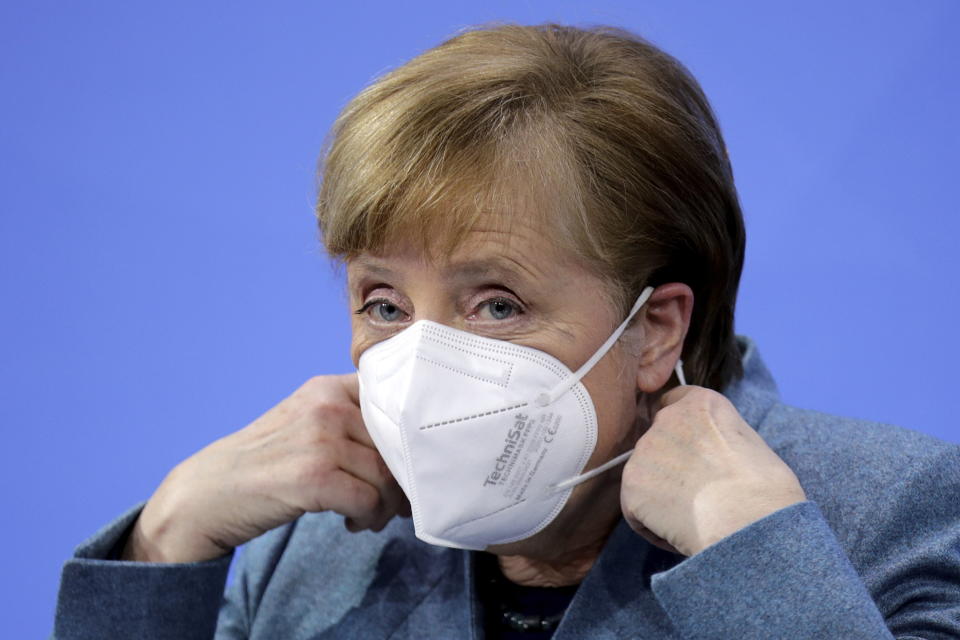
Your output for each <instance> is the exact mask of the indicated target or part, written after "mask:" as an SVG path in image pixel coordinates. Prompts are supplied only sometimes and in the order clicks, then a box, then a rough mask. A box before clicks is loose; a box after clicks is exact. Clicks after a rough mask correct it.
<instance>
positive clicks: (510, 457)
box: [483, 412, 561, 502]
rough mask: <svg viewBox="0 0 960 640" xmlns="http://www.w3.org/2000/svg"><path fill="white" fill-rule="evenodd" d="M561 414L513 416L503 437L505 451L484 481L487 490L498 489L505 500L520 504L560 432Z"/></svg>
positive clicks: (519, 414)
mask: <svg viewBox="0 0 960 640" xmlns="http://www.w3.org/2000/svg"><path fill="white" fill-rule="evenodd" d="M560 423H561V415H560V414H559V413H553V412H544V413H540V414H539V415H535V416H533V418H532V419H531V416H530V414H528V413H518V414H515V415H514V422H513V424H512V425H511V426H510V428H509V429H508V430H507V435H506V436H505V437H504V441H503V449H502V451H501V453H500V455H499V456H497V458H496V459H495V460H494V466H493V469H492V470H491V471H490V472H489V473H488V474H487V477H486V478H485V479H484V481H483V486H484V487H499V488H502V490H503V495H504V497H505V498H508V499H510V500H513V501H515V502H520V501H521V500H524V499H525V497H526V496H525V494H526V491H527V488H528V487H529V486H530V483H531V482H532V480H533V478H534V477H535V476H536V475H537V471H538V470H539V468H540V465H541V463H542V462H543V459H544V458H545V457H546V455H547V453H548V452H549V450H550V447H551V445H552V444H553V442H554V440H555V439H556V437H557V434H558V433H559V432H560Z"/></svg>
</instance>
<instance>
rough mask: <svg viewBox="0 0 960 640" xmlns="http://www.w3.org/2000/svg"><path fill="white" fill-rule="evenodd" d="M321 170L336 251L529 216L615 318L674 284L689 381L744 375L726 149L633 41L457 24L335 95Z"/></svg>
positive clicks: (668, 69) (452, 239) (657, 60)
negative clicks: (495, 215)
mask: <svg viewBox="0 0 960 640" xmlns="http://www.w3.org/2000/svg"><path fill="white" fill-rule="evenodd" d="M321 176H322V183H321V187H320V192H319V197H318V201H317V217H318V221H319V224H320V230H321V234H322V237H323V241H324V244H325V246H326V249H327V251H328V253H329V254H330V255H331V256H333V257H335V258H340V259H349V258H350V257H352V256H355V255H358V254H360V253H363V252H376V251H378V250H380V249H382V248H383V246H384V244H385V243H387V242H391V243H392V242H411V241H412V242H419V243H421V244H422V246H423V248H424V249H427V250H429V249H431V247H434V248H435V247H437V246H439V245H443V246H444V247H446V248H447V249H450V248H453V247H455V246H456V245H457V243H458V242H460V240H461V239H462V238H463V237H464V235H465V234H466V233H468V232H469V231H470V229H471V228H473V227H474V225H476V224H477V223H478V221H479V220H480V219H481V217H484V216H486V214H488V213H490V212H499V213H500V214H501V215H500V217H501V218H506V219H507V220H508V221H509V219H510V217H511V216H514V217H515V216H540V218H541V219H540V220H538V221H537V222H538V223H540V224H541V225H542V226H541V227H540V228H543V229H548V230H550V231H551V232H552V239H553V240H554V241H555V242H557V243H558V244H560V245H562V246H563V247H564V248H567V249H569V250H570V251H572V252H574V253H575V254H576V255H577V256H578V257H580V258H581V259H583V261H584V263H585V264H586V265H588V266H589V267H590V268H591V269H593V270H594V272H595V273H596V274H598V275H600V276H601V277H603V278H604V279H606V280H607V281H608V282H609V283H610V285H611V291H612V292H613V293H614V295H615V298H614V299H615V300H616V302H617V303H618V304H619V305H620V307H621V309H622V310H623V311H624V312H625V311H626V309H627V308H628V307H629V305H630V304H631V303H632V301H633V300H634V299H635V298H636V296H637V295H639V293H640V291H641V290H642V288H643V287H644V286H646V285H654V286H656V285H659V284H664V283H667V282H683V283H686V284H687V285H689V286H690V287H691V288H692V290H693V292H694V300H695V303H694V310H693V317H692V320H691V325H690V330H689V332H688V334H687V339H686V342H685V344H684V350H683V357H684V361H685V368H686V369H687V376H688V379H689V380H690V382H691V383H693V384H699V385H703V386H706V387H710V388H713V389H717V390H722V389H723V388H724V387H725V386H726V385H727V384H729V383H730V382H731V381H733V380H734V379H736V378H738V377H740V376H742V365H741V360H740V352H739V349H738V347H737V344H736V338H735V335H734V308H735V304H736V295H737V287H738V284H739V280H740V272H741V269H742V265H743V254H744V245H745V233H744V227H743V218H742V214H741V211H740V205H739V202H738V198H737V193H736V189H735V187H734V183H733V172H732V170H731V167H730V163H729V160H728V158H727V153H726V148H725V145H724V142H723V138H722V136H721V134H720V129H719V126H718V124H717V121H716V118H715V117H714V115H713V112H712V110H711V108H710V105H709V103H708V102H707V99H706V97H705V96H704V94H703V92H702V90H701V89H700V87H699V85H698V83H697V81H696V80H695V79H694V78H693V76H692V75H691V74H690V73H689V72H688V71H687V70H686V69H685V68H684V66H683V65H682V64H680V63H679V62H678V61H677V60H675V59H674V58H673V57H671V56H669V55H668V54H666V53H664V52H663V51H661V50H659V49H657V48H656V47H654V46H653V45H651V44H650V43H648V42H646V41H645V40H643V39H642V38H639V37H637V36H635V35H633V34H631V33H628V32H626V31H623V30H620V29H614V28H608V27H601V28H590V29H581V28H574V27H567V26H560V25H555V24H545V25H537V26H517V25H497V26H489V27H481V28H478V29H473V30H470V31H466V32H464V33H462V34H460V35H458V36H456V37H454V38H452V39H450V40H448V41H447V42H444V43H443V44H441V45H440V46H438V47H436V48H434V49H431V50H429V51H427V52H425V53H423V54H422V55H420V56H418V57H416V58H414V59H413V60H411V61H410V62H408V63H406V64H405V65H403V66H401V67H399V68H398V69H395V70H393V71H391V72H389V73H387V74H386V75H384V76H383V77H381V78H379V79H378V80H376V81H375V82H374V83H373V84H372V85H370V86H369V87H368V88H366V89H365V90H364V91H362V92H361V93H360V94H359V95H358V96H356V97H355V98H354V99H353V100H352V101H351V102H350V103H349V104H348V105H347V106H346V107H345V109H344V110H343V112H342V113H341V115H340V117H339V118H338V119H337V121H336V123H335V125H334V127H333V131H332V132H331V137H330V141H329V143H328V147H327V150H326V153H325V155H324V158H323V161H322V166H321ZM545 204H546V205H547V206H544V205H545ZM504 214H505V215H504ZM487 218H489V216H487ZM438 243H439V245H438Z"/></svg>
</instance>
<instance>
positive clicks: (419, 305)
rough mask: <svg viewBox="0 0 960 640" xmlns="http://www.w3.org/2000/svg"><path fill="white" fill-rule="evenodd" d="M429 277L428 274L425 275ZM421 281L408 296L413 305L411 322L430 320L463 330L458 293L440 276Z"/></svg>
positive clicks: (410, 289)
mask: <svg viewBox="0 0 960 640" xmlns="http://www.w3.org/2000/svg"><path fill="white" fill-rule="evenodd" d="M424 275H427V274H424ZM431 275H432V276H433V277H424V278H421V279H419V281H418V282H417V283H416V286H415V287H410V288H409V290H408V291H407V295H408V296H409V297H410V301H411V302H412V303H413V317H412V318H411V320H412V321H413V322H417V321H418V320H429V321H431V322H436V323H437V324H442V325H446V326H448V327H455V328H457V329H462V328H463V327H462V326H461V324H462V323H461V319H460V318H458V315H457V311H458V310H457V303H456V295H457V292H456V291H455V290H453V289H452V288H451V287H450V286H448V285H447V284H445V283H444V281H443V279H442V278H440V277H439V274H431Z"/></svg>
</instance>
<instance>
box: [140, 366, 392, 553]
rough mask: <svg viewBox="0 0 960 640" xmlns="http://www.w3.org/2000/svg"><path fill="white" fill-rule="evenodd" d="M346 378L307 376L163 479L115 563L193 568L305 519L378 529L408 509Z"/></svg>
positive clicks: (354, 386)
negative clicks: (333, 516)
mask: <svg viewBox="0 0 960 640" xmlns="http://www.w3.org/2000/svg"><path fill="white" fill-rule="evenodd" d="M358 395H359V391H358V383H357V376H356V374H347V375H332V376H318V377H315V378H311V379H310V380H308V381H307V382H306V383H304V385H303V386H301V387H300V388H299V389H297V390H296V391H295V392H294V393H293V394H292V395H291V396H289V397H288V398H286V399H284V400H283V401H282V402H281V403H280V404H278V405H277V406H275V407H274V408H272V409H271V410H270V411H268V412H267V413H265V414H264V415H262V416H261V417H260V418H258V419H257V420H255V421H254V422H252V423H251V424H249V425H248V426H246V427H244V428H243V429H241V430H240V431H237V432H236V433H233V434H231V435H229V436H226V437H225V438H222V439H220V440H217V441H216V442H214V443H213V444H211V445H209V446H208V447H206V448H205V449H202V450H201V451H199V452H198V453H196V454H194V455H193V456H191V457H190V458H188V459H186V460H184V461H183V462H181V463H180V464H179V465H177V466H176V467H175V468H174V469H173V471H171V472H170V473H169V474H168V475H167V477H166V478H165V479H164V481H163V482H162V483H161V484H160V487H159V488H158V489H157V490H156V492H155V493H154V494H153V496H152V497H151V498H150V500H149V501H148V502H147V504H146V506H145V507H144V509H143V511H142V512H141V514H140V517H139V519H138V520H137V522H136V524H135V525H134V527H133V530H132V531H131V533H130V537H129V538H128V540H127V544H126V547H125V548H124V551H123V559H125V560H136V561H141V562H199V561H203V560H210V559H212V558H216V557H218V556H221V555H223V554H225V553H228V552H230V550H232V549H233V548H234V547H236V546H238V545H241V544H243V543H244V542H246V541H248V540H251V539H253V538H255V537H257V536H259V535H260V534H262V533H265V532H266V531H268V530H270V529H273V528H274V527H278V526H280V525H282V524H285V523H287V522H290V521H292V520H295V519H296V518H298V517H300V516H301V515H303V514H304V513H306V512H317V511H327V510H330V511H336V512H337V513H340V514H342V515H344V516H346V518H347V520H346V524H347V528H348V529H350V530H351V531H360V530H363V529H372V530H374V531H379V530H381V529H382V528H383V527H384V526H386V524H387V522H389V521H390V519H391V518H393V517H394V516H395V515H403V516H409V514H410V506H409V504H408V503H407V500H406V498H405V497H404V495H403V492H402V491H401V489H400V487H399V486H398V485H397V483H396V481H395V480H394V479H393V476H392V475H391V474H390V471H389V470H388V469H387V466H386V464H384V462H383V459H382V458H381V457H380V454H379V453H378V452H377V450H376V448H375V447H374V444H373V441H372V440H371V439H370V436H369V434H368V433H367V430H366V427H365V426H364V424H363V420H362V418H361V417H360V403H359V397H358Z"/></svg>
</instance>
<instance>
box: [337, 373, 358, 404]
mask: <svg viewBox="0 0 960 640" xmlns="http://www.w3.org/2000/svg"><path fill="white" fill-rule="evenodd" d="M337 382H339V383H340V386H341V388H342V389H343V392H344V393H345V394H346V395H347V397H348V398H349V399H350V402H352V403H353V404H355V405H356V406H357V407H359V406H360V379H359V378H358V377H357V374H356V373H345V374H343V375H339V376H337Z"/></svg>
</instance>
